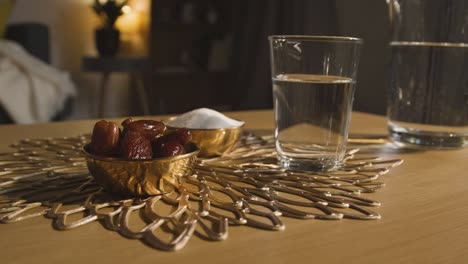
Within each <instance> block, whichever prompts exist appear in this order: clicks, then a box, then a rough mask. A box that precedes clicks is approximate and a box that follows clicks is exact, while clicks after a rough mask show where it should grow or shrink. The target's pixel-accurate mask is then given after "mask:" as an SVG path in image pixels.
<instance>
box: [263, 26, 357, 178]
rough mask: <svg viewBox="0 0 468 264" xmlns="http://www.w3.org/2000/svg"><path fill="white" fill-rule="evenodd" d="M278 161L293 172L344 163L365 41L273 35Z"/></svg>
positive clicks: (325, 167) (272, 61) (344, 38)
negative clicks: (357, 76)
mask: <svg viewBox="0 0 468 264" xmlns="http://www.w3.org/2000/svg"><path fill="white" fill-rule="evenodd" d="M269 43H270V58H271V73H272V82H273V100H274V112H275V144H276V151H277V154H278V160H279V163H280V164H281V165H282V166H283V167H285V168H287V169H293V170H312V171H324V170H334V169H336V168H338V167H339V166H341V165H342V162H343V158H344V156H345V151H346V141H347V138H348V127H349V122H350V118H351V110H352V104H353V98H354V90H355V85H356V74H357V68H358V62H359V55H360V48H361V46H362V40H361V39H358V38H351V37H338V36H287V35H284V36H270V37H269Z"/></svg>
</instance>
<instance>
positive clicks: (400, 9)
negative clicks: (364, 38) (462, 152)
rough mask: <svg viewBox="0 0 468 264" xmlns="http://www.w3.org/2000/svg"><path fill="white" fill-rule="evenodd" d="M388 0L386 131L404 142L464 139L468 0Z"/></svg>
mask: <svg viewBox="0 0 468 264" xmlns="http://www.w3.org/2000/svg"><path fill="white" fill-rule="evenodd" d="M387 3H388V4H389V10H390V18H391V22H392V27H393V34H392V35H393V36H392V42H391V43H390V48H391V51H392V60H391V67H390V85H389V94H388V105H387V109H388V110H387V114H388V130H389V135H390V137H391V138H392V139H394V140H395V141H396V142H398V143H401V145H403V146H417V147H421V146H423V147H431V148H456V147H462V146H466V145H468V19H467V18H468V16H467V14H468V1H466V0H437V1H427V0H411V1H408V0H389V1H387Z"/></svg>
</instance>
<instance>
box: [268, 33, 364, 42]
mask: <svg viewBox="0 0 468 264" xmlns="http://www.w3.org/2000/svg"><path fill="white" fill-rule="evenodd" d="M268 39H269V40H274V39H295V40H305V41H322V42H350V43H357V44H362V43H364V41H363V39H361V38H356V37H346V36H325V35H317V36H314V35H270V36H268Z"/></svg>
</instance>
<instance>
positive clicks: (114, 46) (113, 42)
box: [95, 27, 120, 57]
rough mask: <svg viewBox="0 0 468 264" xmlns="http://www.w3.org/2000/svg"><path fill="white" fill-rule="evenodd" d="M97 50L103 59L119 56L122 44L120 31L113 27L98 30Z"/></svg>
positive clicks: (96, 33)
mask: <svg viewBox="0 0 468 264" xmlns="http://www.w3.org/2000/svg"><path fill="white" fill-rule="evenodd" d="M95 40H96V48H97V51H98V53H99V55H101V56H102V57H111V56H115V54H117V51H118V50H119V44H120V32H119V30H117V29H115V28H111V27H103V28H98V29H96V32H95Z"/></svg>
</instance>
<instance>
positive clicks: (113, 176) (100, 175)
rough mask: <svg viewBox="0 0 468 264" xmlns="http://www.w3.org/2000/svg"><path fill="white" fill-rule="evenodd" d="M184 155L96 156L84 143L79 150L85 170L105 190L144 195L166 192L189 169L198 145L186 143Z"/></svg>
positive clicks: (170, 189)
mask: <svg viewBox="0 0 468 264" xmlns="http://www.w3.org/2000/svg"><path fill="white" fill-rule="evenodd" d="M189 146H190V149H191V151H190V152H189V153H187V154H184V155H179V156H175V157H167V158H156V159H151V160H124V159H120V158H113V157H102V156H97V155H94V154H92V153H90V152H89V151H88V149H89V145H85V146H84V147H83V149H82V152H83V154H84V156H85V158H86V163H87V165H88V169H89V172H90V173H91V175H92V176H93V177H94V178H95V179H96V182H97V183H98V184H99V185H101V186H102V187H103V188H104V189H105V190H107V191H109V192H113V193H119V194H125V195H136V196H148V195H158V194H163V193H168V192H171V191H172V190H174V188H177V187H178V186H179V185H180V183H181V178H182V177H184V176H186V175H187V174H188V173H190V171H191V170H192V167H193V165H194V163H195V162H196V160H197V154H198V152H199V151H200V148H199V147H198V146H197V145H195V144H192V143H191V144H190V145H189Z"/></svg>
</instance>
